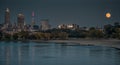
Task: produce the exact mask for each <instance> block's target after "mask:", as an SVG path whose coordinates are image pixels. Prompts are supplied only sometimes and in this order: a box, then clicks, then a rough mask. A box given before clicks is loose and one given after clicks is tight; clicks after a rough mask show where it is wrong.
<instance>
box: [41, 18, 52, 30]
mask: <svg viewBox="0 0 120 65" xmlns="http://www.w3.org/2000/svg"><path fill="white" fill-rule="evenodd" d="M48 29H50V24H49V20H48V19H42V20H41V30H48Z"/></svg>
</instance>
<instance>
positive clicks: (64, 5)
mask: <svg viewBox="0 0 120 65" xmlns="http://www.w3.org/2000/svg"><path fill="white" fill-rule="evenodd" d="M0 5H1V6H0V23H3V22H4V15H5V10H6V8H9V9H10V19H11V20H10V21H11V22H12V23H14V22H17V15H18V14H19V13H23V14H24V15H25V22H26V23H27V24H31V21H32V15H31V14H32V12H33V11H34V20H35V22H36V24H40V20H41V19H49V20H50V24H51V26H52V27H56V26H57V25H59V24H72V23H74V24H78V25H80V26H81V27H82V26H87V27H89V26H100V27H101V26H103V25H104V24H109V23H110V24H111V23H114V22H120V9H119V8H120V7H119V5H120V1H119V0H116V1H112V0H109V1H107V0H104V1H96V0H92V1H87V0H80V1H78V0H74V1H72V0H69V1H68V0H65V1H63V0H61V1H55V0H51V1H49V0H44V1H43V0H39V1H38V0H30V1H28V0H25V1H24V0H21V1H16V0H12V1H9V0H1V1H0ZM107 12H110V13H111V18H110V19H107V18H106V17H105V14H106V13H107Z"/></svg>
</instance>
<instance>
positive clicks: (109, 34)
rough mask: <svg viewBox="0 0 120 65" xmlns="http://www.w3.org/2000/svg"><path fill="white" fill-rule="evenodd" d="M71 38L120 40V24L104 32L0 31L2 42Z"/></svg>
mask: <svg viewBox="0 0 120 65" xmlns="http://www.w3.org/2000/svg"><path fill="white" fill-rule="evenodd" d="M69 38H92V39H99V38H105V39H108V38H115V39H120V24H119V23H118V22H116V23H114V25H111V24H107V25H105V26H104V29H103V30H100V29H96V28H95V27H90V28H89V30H81V29H75V30H71V29H50V30H47V31H36V32H28V31H21V32H18V33H14V34H8V33H4V32H2V31H0V40H51V39H69Z"/></svg>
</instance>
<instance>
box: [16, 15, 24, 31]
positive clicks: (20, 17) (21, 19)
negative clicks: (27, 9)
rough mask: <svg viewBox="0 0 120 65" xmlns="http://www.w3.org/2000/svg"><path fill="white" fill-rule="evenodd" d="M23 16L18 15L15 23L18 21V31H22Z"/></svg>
mask: <svg viewBox="0 0 120 65" xmlns="http://www.w3.org/2000/svg"><path fill="white" fill-rule="evenodd" d="M24 19H25V17H24V15H23V14H18V18H17V21H18V23H17V24H18V28H19V29H24Z"/></svg>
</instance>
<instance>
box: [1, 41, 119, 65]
mask: <svg viewBox="0 0 120 65" xmlns="http://www.w3.org/2000/svg"><path fill="white" fill-rule="evenodd" d="M0 65H120V50H118V49H115V48H109V47H100V46H83V45H80V44H75V43H35V42H0Z"/></svg>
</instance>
